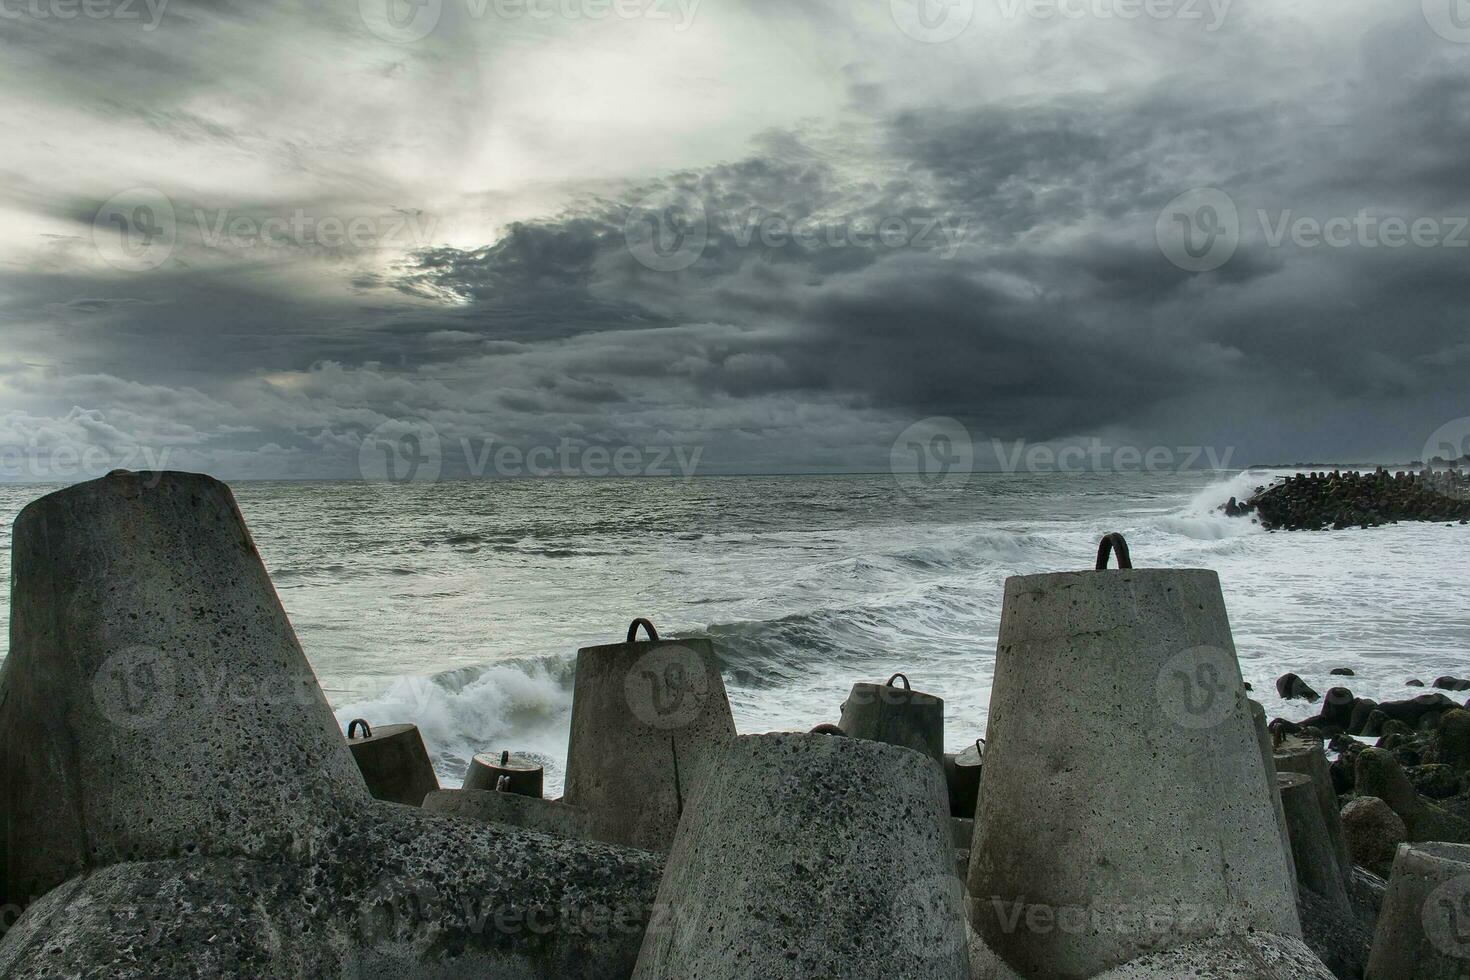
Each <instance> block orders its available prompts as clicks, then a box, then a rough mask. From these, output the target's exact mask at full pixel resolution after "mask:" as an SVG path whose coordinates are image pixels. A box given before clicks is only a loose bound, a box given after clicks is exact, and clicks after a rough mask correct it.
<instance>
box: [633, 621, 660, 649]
mask: <svg viewBox="0 0 1470 980" xmlns="http://www.w3.org/2000/svg"><path fill="white" fill-rule="evenodd" d="M640 626H642V627H643V628H644V629H646V630H647V631H648V639H649V641H650V642H653V643H657V642H658V630H656V629H654V628H653V624H652V623H650V622H649V621H648V620H646V619H644V618H643V617H642V616H639V617H638V618H637V619H635V620H633V625H631V626H629V627H628V642H629V643H632V642H633V641H634V640H635V639H636V638H637V637H638V627H640Z"/></svg>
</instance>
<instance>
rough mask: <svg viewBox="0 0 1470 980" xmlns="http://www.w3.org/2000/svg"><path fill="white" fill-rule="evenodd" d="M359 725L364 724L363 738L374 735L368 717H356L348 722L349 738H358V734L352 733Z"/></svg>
mask: <svg viewBox="0 0 1470 980" xmlns="http://www.w3.org/2000/svg"><path fill="white" fill-rule="evenodd" d="M358 725H361V726H362V737H363V738H372V737H373V730H372V729H371V728H369V727H368V723H367V719H366V718H354V719H352V720H351V721H350V722H348V723H347V737H348V739H353V738H356V737H357V736H356V735H353V734H352V733H353V732H355V731H357V726H358Z"/></svg>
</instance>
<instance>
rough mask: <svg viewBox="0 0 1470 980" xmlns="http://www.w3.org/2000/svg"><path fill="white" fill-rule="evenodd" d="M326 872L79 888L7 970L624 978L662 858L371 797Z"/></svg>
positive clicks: (273, 870)
mask: <svg viewBox="0 0 1470 980" xmlns="http://www.w3.org/2000/svg"><path fill="white" fill-rule="evenodd" d="M332 838H333V839H332V841H331V848H330V850H329V851H328V852H326V854H324V858H325V860H324V861H323V862H322V863H319V864H315V865H300V864H295V863H292V862H278V861H256V860H251V859H242V858H233V859H232V858H193V859H179V860H172V861H158V862H146V863H126V864H119V865H113V866H112V867H110V868H106V869H103V870H100V871H95V872H92V873H91V874H89V875H87V876H86V877H82V878H78V879H75V880H73V881H70V882H67V883H66V884H64V885H62V886H61V887H60V888H58V889H56V890H54V891H53V892H51V893H50V894H49V895H47V896H46V897H45V898H43V899H42V900H41V901H40V902H39V903H37V904H36V905H35V906H33V907H32V908H31V909H29V910H28V911H27V912H26V914H25V915H24V916H22V917H21V919H20V921H19V922H18V923H17V924H16V926H15V928H13V929H12V930H11V932H10V933H9V934H8V935H7V936H6V939H5V941H4V942H3V943H0V976H5V977H7V978H17V980H29V978H33V977H34V978H40V977H48V978H54V977H58V976H75V977H108V978H122V980H133V978H138V980H142V978H154V977H187V976H195V977H206V976H208V977H215V976H220V977H239V978H252V980H253V978H256V977H312V978H318V977H321V978H344V980H346V978H352V980H358V978H382V980H404V978H417V977H423V978H429V977H433V978H460V977H463V978H470V977H496V978H513V980H521V978H527V980H529V978H536V980H562V978H582V980H614V978H623V977H626V976H628V974H629V972H630V971H631V970H632V968H633V963H634V961H635V959H636V957H637V953H638V947H639V944H640V942H641V940H642V934H643V930H644V927H645V925H646V923H647V919H648V915H649V910H650V908H651V903H652V900H653V896H654V893H655V890H656V887H657V879H658V874H659V865H658V862H657V860H656V859H655V858H654V857H653V856H652V855H650V854H647V853H644V852H641V851H634V850H630V849H624V848H617V847H612V846H610V845H605V844H596V843H590V842H579V841H568V840H565V839H561V838H555V837H549V836H546V835H542V834H537V833H533V832H530V831H523V830H515V829H512V828H506V827H496V826H491V825H488V824H481V823H478V822H474V821H465V820H453V819H447V818H443V817H435V816H433V815H430V814H425V813H423V812H422V811H420V810H417V809H413V808H409V807H405V806H402V805H398V804H389V803H373V804H371V806H370V807H369V809H368V811H367V812H365V813H363V814H362V820H361V822H360V823H358V824H356V825H353V826H350V827H341V828H338V831H337V832H336V833H334V834H333V835H332Z"/></svg>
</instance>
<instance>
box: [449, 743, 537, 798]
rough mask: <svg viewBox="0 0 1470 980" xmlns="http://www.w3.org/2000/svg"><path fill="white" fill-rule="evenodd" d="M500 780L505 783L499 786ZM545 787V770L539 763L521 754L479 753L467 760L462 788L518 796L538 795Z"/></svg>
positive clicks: (503, 752) (508, 752) (506, 752)
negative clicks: (467, 764)
mask: <svg viewBox="0 0 1470 980" xmlns="http://www.w3.org/2000/svg"><path fill="white" fill-rule="evenodd" d="M501 780H504V784H502V782H501ZM545 785H546V770H545V767H543V766H542V765H541V764H540V763H538V762H536V761H534V760H532V759H528V758H526V757H525V756H523V755H515V754H512V753H511V752H510V751H508V750H507V751H502V752H500V753H499V754H498V755H497V754H494V753H489V752H481V753H478V754H476V755H475V757H474V758H473V759H471V760H470V764H469V768H467V769H466V770H465V773H464V782H463V783H462V784H461V786H460V788H461V789H485V790H492V791H496V792H506V793H515V794H516V795H517V796H540V795H541V794H542V792H543V790H544V788H545Z"/></svg>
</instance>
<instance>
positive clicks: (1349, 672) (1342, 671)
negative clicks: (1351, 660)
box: [1328, 667, 1357, 677]
mask: <svg viewBox="0 0 1470 980" xmlns="http://www.w3.org/2000/svg"><path fill="white" fill-rule="evenodd" d="M1328 673H1329V674H1332V675H1333V676H1336V677H1356V676H1357V674H1355V673H1353V669H1352V668H1351V667H1333V668H1332V669H1331V670H1329V671H1328Z"/></svg>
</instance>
